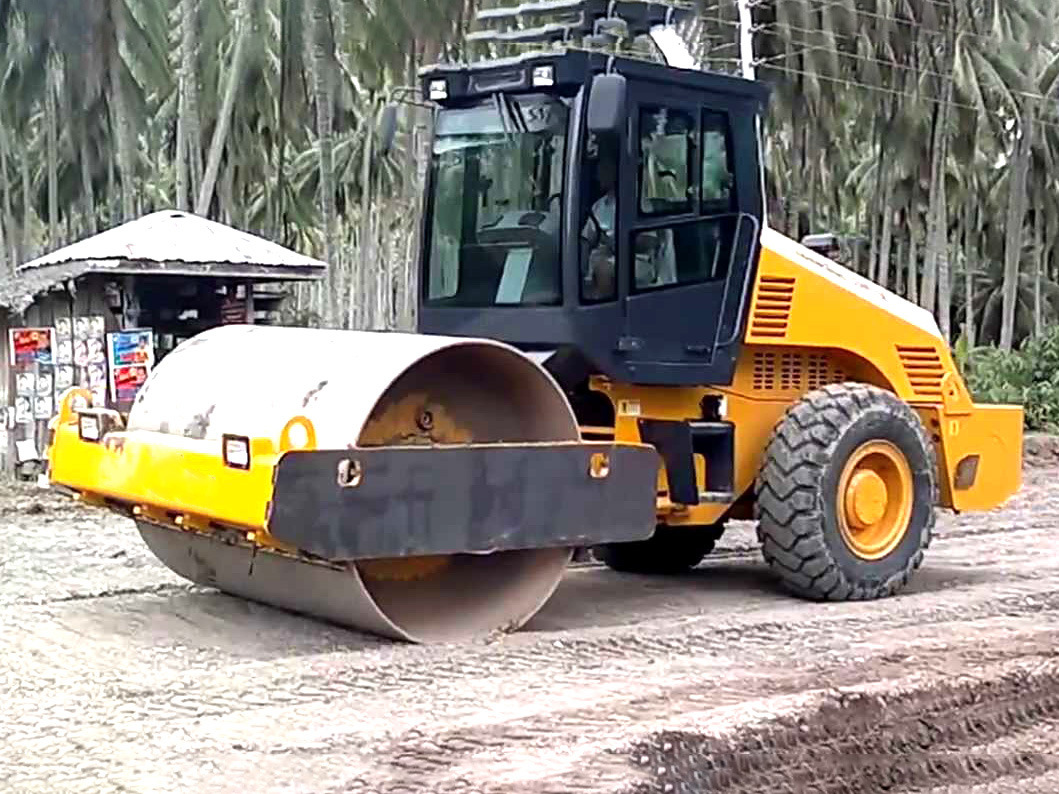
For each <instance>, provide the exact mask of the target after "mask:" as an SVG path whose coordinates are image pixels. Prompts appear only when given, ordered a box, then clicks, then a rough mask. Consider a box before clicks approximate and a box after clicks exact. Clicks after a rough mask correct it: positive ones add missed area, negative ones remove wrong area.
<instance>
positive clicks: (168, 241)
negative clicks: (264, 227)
mask: <svg viewBox="0 0 1059 794" xmlns="http://www.w3.org/2000/svg"><path fill="white" fill-rule="evenodd" d="M71 262H84V263H88V264H89V265H90V269H92V270H112V269H115V268H118V267H120V266H121V265H123V264H128V263H144V264H146V263H157V264H170V263H188V264H196V265H206V264H220V265H223V264H235V265H253V266H257V267H270V268H277V269H282V268H294V269H299V270H304V269H306V268H308V269H311V270H313V271H319V274H320V275H321V276H322V275H323V274H324V272H325V271H326V270H327V265H326V264H325V263H324V262H321V261H320V260H318V259H312V258H311V257H308V256H303V255H302V254H298V253H295V252H294V251H291V250H290V249H287V248H284V247H283V246H281V245H277V244H276V243H273V242H271V241H269V240H266V239H264V238H262V237H258V236H257V235H254V234H249V233H248V232H243V231H240V230H238V229H233V228H232V227H230V226H225V225H224V224H223V223H216V222H215V221H211V220H208V219H206V218H203V217H200V216H198V215H193V214H191V213H187V212H178V211H176V210H162V211H160V212H152V213H151V214H149V215H144V216H143V217H142V218H138V219H137V220H134V221H129V222H128V223H124V224H122V225H121V226H115V227H114V228H112V229H108V230H107V231H105V232H102V233H100V234H97V235H95V236H93V237H89V238H86V239H84V240H81V241H79V242H76V243H74V244H72V245H68V246H66V247H65V248H60V249H59V250H58V251H54V252H52V253H50V254H46V255H45V256H42V257H38V258H37V259H34V260H32V261H30V262H26V263H25V264H23V265H20V266H19V268H18V271H19V273H25V272H27V271H30V270H33V269H35V268H40V267H47V266H49V265H61V264H66V263H71ZM175 269H176V268H173V269H170V272H172V270H175Z"/></svg>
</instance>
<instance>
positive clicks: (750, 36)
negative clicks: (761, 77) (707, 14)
mask: <svg viewBox="0 0 1059 794" xmlns="http://www.w3.org/2000/svg"><path fill="white" fill-rule="evenodd" d="M735 2H736V6H737V7H738V8H739V61H740V65H741V66H742V68H743V77H745V78H747V79H748V80H753V79H754V20H753V18H752V17H751V16H750V2H751V0H735Z"/></svg>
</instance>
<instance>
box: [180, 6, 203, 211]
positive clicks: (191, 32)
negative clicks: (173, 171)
mask: <svg viewBox="0 0 1059 794" xmlns="http://www.w3.org/2000/svg"><path fill="white" fill-rule="evenodd" d="M198 12H199V9H198V0H180V109H179V111H178V112H179V116H178V118H177V163H178V168H177V186H178V187H177V196H178V198H177V201H178V202H180V201H181V200H182V201H183V204H181V206H180V209H187V208H188V207H189V206H190V205H189V202H190V196H194V195H196V191H197V190H198V187H199V185H200V184H201V183H202V122H201V120H200V118H199V82H198V69H197V68H196V67H197V64H198ZM181 162H183V163H185V166H184V167H180V166H179V164H180V163H181ZM181 188H183V190H184V193H183V196H181Z"/></svg>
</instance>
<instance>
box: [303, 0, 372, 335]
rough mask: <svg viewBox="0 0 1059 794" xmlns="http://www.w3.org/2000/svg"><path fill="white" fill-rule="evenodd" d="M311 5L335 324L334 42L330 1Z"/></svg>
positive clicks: (328, 318) (329, 307) (328, 287)
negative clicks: (332, 88)
mask: <svg viewBox="0 0 1059 794" xmlns="http://www.w3.org/2000/svg"><path fill="white" fill-rule="evenodd" d="M311 8H312V42H313V46H312V72H313V101H314V102H315V104H316V136H317V146H318V150H319V156H320V194H319V195H320V215H321V216H322V220H323V225H324V228H323V238H324V240H323V242H324V252H323V259H324V261H325V262H327V264H328V275H327V281H326V282H325V296H324V300H325V304H326V307H325V310H324V323H325V324H326V325H333V324H334V323H335V322H336V319H337V317H338V305H337V297H338V291H337V289H336V278H337V275H336V273H335V268H336V267H337V266H338V265H337V263H336V262H335V158H334V138H333V136H332V126H333V106H332V101H333V100H332V90H331V86H332V83H333V76H334V43H333V42H332V40H331V4H330V0H313V3H312V6H311ZM362 209H368V208H367V207H364V208H362Z"/></svg>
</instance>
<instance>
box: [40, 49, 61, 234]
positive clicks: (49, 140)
mask: <svg viewBox="0 0 1059 794" xmlns="http://www.w3.org/2000/svg"><path fill="white" fill-rule="evenodd" d="M56 57H57V56H55V55H54V54H49V56H48V61H47V63H48V65H47V69H46V75H45V78H44V117H45V137H46V149H47V151H46V153H45V160H46V163H45V167H46V168H47V170H48V246H49V247H51V248H58V247H60V245H61V243H60V239H59V119H58V118H57V116H58V115H59V111H58V107H57V104H58V103H57V102H56V98H55V92H56V91H57V90H58V87H57V86H56V85H55V74H56V70H57V66H56V63H55V60H56Z"/></svg>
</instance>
